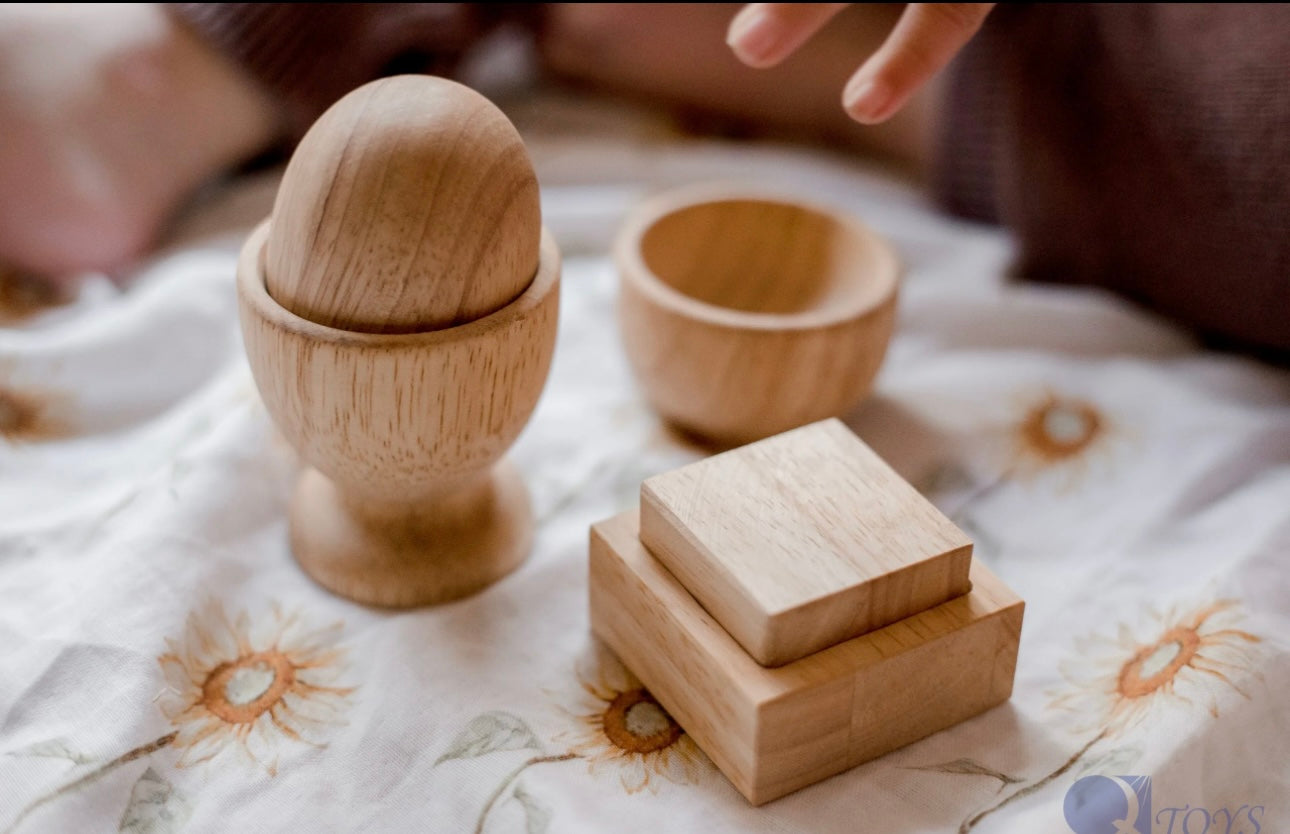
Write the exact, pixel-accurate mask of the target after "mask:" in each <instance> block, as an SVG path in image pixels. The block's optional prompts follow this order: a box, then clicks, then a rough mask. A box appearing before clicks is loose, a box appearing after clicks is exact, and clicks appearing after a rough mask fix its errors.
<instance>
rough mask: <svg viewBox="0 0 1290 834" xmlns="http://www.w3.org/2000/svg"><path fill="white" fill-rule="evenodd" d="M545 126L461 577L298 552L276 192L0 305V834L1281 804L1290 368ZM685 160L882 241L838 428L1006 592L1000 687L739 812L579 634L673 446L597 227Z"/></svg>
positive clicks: (1236, 812)
mask: <svg viewBox="0 0 1290 834" xmlns="http://www.w3.org/2000/svg"><path fill="white" fill-rule="evenodd" d="M574 112H576V111H574V110H571V109H566V110H563V111H562V110H560V108H559V107H558V106H555V107H553V109H551V110H550V111H548V112H545V113H543V112H542V111H541V109H540V108H535V109H534V113H530V114H529V116H528V119H527V121H525V120H523V119H522V120H521V125H522V126H523V127H524V129H525V131H526V134H527V136H528V138H529V141H530V146H531V149H532V152H533V156H534V159H535V162H536V164H537V167H538V171H539V176H540V178H541V180H542V183H543V188H544V191H543V207H544V212H545V220H546V222H547V224H548V225H549V227H550V228H551V229H552V231H553V232H554V233H555V236H556V238H557V240H558V241H559V242H560V244H561V245H562V247H563V249H564V252H565V256H566V261H565V271H564V282H563V289H562V293H563V298H562V304H563V308H562V311H561V329H560V336H559V342H558V347H557V351H556V355H555V360H554V365H553V368H552V371H551V376H550V381H549V383H548V386H547V389H546V392H545V394H544V396H543V399H542V401H541V403H540V405H539V406H538V409H537V411H536V413H535V415H534V417H533V419H532V421H531V423H530V424H529V426H528V428H527V429H526V431H525V432H524V434H523V435H522V436H521V438H520V440H519V441H518V443H517V444H516V445H515V447H514V449H513V452H512V454H513V459H514V460H515V461H516V463H517V464H518V465H519V467H520V468H521V470H522V471H523V473H524V475H525V477H526V479H527V481H528V484H529V486H530V488H531V490H532V494H533V499H534V504H535V510H536V513H537V515H538V518H539V529H538V534H537V539H536V545H535V547H534V549H533V553H532V556H531V558H530V559H529V561H528V562H527V563H525V564H524V565H523V566H522V567H521V568H520V570H519V571H518V572H516V573H515V574H513V575H512V576H510V577H508V578H506V579H505V580H503V581H501V582H499V583H498V584H496V585H495V586H493V587H491V588H489V589H488V590H487V591H485V592H484V593H481V594H479V595H477V596H475V597H473V598H470V599H467V600H464V601H461V602H458V603H454V604H450V605H444V606H440V607H435V608H428V609H424V610H417V611H406V612H390V611H382V610H374V609H370V608H365V607H362V606H359V605H355V604H351V603H349V602H346V601H344V600H342V599H339V598H336V597H334V596H331V595H330V594H328V593H327V592H325V591H323V590H321V589H320V588H319V587H317V586H316V585H314V584H313V583H312V582H310V581H309V580H308V579H307V578H306V577H305V576H304V575H303V574H302V573H301V572H300V570H299V569H298V568H297V567H296V565H295V563H294V562H293V561H292V558H291V556H290V553H289V550H288V548H287V542H286V528H285V522H284V508H285V502H286V499H287V496H288V494H289V489H290V485H291V481H292V476H293V472H294V468H295V465H296V463H295V459H294V456H293V453H292V451H291V450H290V449H289V448H288V447H287V446H286V445H285V444H284V443H283V441H282V440H281V439H280V438H279V437H278V436H277V435H276V433H275V430H274V429H273V427H272V425H271V424H270V422H269V420H268V418H267V416H266V414H265V412H264V410H263V408H262V407H261V405H260V404H259V401H258V398H257V395H256V392H255V389H254V386H253V383H252V381H251V379H250V376H249V373H248V371H247V368H246V364H245V359H244V357H243V355H242V353H241V347H240V341H239V335H238V329H237V322H236V308H235V298H234V290H233V276H234V260H235V256H236V252H237V248H238V246H239V245H240V242H241V238H242V236H243V235H244V234H245V232H246V231H248V230H249V229H250V227H251V225H252V224H253V223H254V222H256V221H257V220H258V219H259V218H260V217H261V216H262V215H263V214H264V213H265V212H266V211H267V208H268V200H267V198H268V197H270V196H271V194H272V183H271V182H267V183H266V182H264V181H255V182H249V183H246V184H244V185H243V186H242V187H241V188H240V189H238V190H235V191H233V192H231V193H230V194H226V195H224V196H223V197H222V198H219V199H217V200H215V201H214V202H213V203H211V204H208V206H207V207H206V209H205V210H204V212H203V213H202V214H200V215H199V216H198V217H197V218H196V219H195V220H193V221H192V222H190V224H189V227H188V233H187V234H186V235H185V236H183V237H182V238H181V239H180V241H179V242H177V243H175V244H174V245H173V246H172V247H171V248H170V249H168V250H167V251H165V252H163V253H162V254H160V255H158V256H157V257H156V258H154V259H153V260H151V261H149V262H148V263H146V264H144V265H142V266H141V267H140V268H139V270H138V272H137V275H135V276H134V281H133V284H132V285H131V287H130V289H129V290H128V291H124V292H120V291H117V290H116V289H115V288H114V287H112V285H110V284H108V283H107V282H106V281H104V280H100V281H91V282H90V284H89V285H88V286H87V288H86V291H85V292H84V293H82V295H81V297H80V298H79V299H78V300H77V301H76V302H75V303H73V304H71V305H69V306H67V307H63V308H58V309H54V310H51V311H49V312H46V313H43V314H41V315H39V316H36V317H35V318H33V319H31V320H29V321H27V322H25V323H23V324H21V325H17V326H11V327H9V328H6V329H0V832H2V831H10V830H15V831H18V832H22V834H71V833H72V832H76V834H81V833H82V832H84V834H95V833H96V832H115V831H127V832H135V834H144V833H145V832H146V833H147V834H173V833H174V832H180V831H183V832H194V834H196V832H286V831H316V832H360V831H361V832H406V831H433V832H457V831H463V832H470V831H487V832H529V834H536V832H597V833H599V832H610V831H613V832H651V834H652V832H658V831H706V832H714V833H715V832H805V831H809V832H848V833H849V832H856V831H883V832H893V834H895V833H896V832H943V831H958V830H968V829H971V830H974V831H980V832H1026V834H1031V833H1032V832H1050V831H1051V832H1066V831H1070V830H1072V829H1071V828H1070V827H1068V822H1067V817H1066V816H1065V815H1064V800H1065V796H1066V793H1067V790H1068V789H1069V788H1070V786H1071V785H1072V784H1073V783H1074V782H1075V781H1076V780H1077V779H1080V778H1084V777H1088V776H1090V775H1094V774H1104V775H1145V776H1151V777H1152V786H1153V794H1152V800H1151V801H1152V803H1153V806H1152V807H1153V814H1154V815H1155V818H1156V821H1155V827H1154V828H1153V829H1152V830H1154V831H1156V832H1173V834H1206V833H1207V832H1209V833H1214V834H1217V833H1218V832H1221V833H1222V834H1233V833H1234V832H1237V831H1246V832H1254V831H1255V830H1256V828H1259V827H1260V826H1261V830H1263V831H1279V830H1287V828H1290V713H1288V712H1287V709H1286V700H1285V692H1286V690H1287V688H1288V687H1290V653H1288V649H1287V643H1286V640H1285V638H1284V635H1285V634H1286V633H1287V632H1288V631H1290V579H1288V578H1287V574H1288V573H1290V375H1287V374H1286V373H1285V372H1283V371H1279V370H1275V369H1271V368H1268V367H1266V366H1262V365H1259V364H1258V363H1256V362H1253V361H1250V360H1246V359H1242V358H1237V357H1231V356H1220V355H1216V354H1212V353H1206V352H1203V351H1201V350H1199V349H1198V348H1197V347H1196V346H1195V344H1194V343H1193V342H1192V340H1191V339H1190V338H1189V337H1187V336H1186V335H1184V334H1183V333H1181V332H1180V331H1178V330H1175V329H1173V328H1172V327H1170V326H1168V325H1167V324H1164V323H1162V322H1160V321H1158V320H1155V319H1153V318H1151V317H1150V316H1147V315H1145V314H1143V313H1141V312H1138V311H1136V310H1134V309H1132V308H1130V307H1128V306H1127V305H1125V304H1124V303H1122V302H1119V301H1117V300H1115V299H1113V298H1111V297H1109V296H1107V295H1105V294H1102V293H1100V292H1093V291H1085V290H1079V289H1054V288H1041V287H1034V286H1012V285H1008V284H1006V283H1004V282H1003V280H1002V277H1001V276H1002V275H1003V274H1004V272H1005V270H1006V267H1007V263H1008V260H1009V256H1010V248H1009V243H1008V241H1007V239H1006V238H1005V237H1004V236H1003V235H1001V234H1000V233H998V232H996V231H994V230H990V229H986V228H981V227H976V226H971V225H964V224H960V223H956V222H952V221H949V220H946V219H942V218H940V217H938V216H937V215H935V214H934V212H933V211H931V210H930V209H929V208H928V206H927V205H925V203H924V202H923V200H922V199H921V198H919V197H918V196H917V195H916V194H915V193H914V192H912V191H911V190H910V189H909V188H908V187H906V186H904V185H902V184H900V183H898V182H895V181H893V180H890V179H887V178H884V177H882V176H880V175H877V174H874V173H872V172H867V171H865V170H863V169H861V168H858V167H856V166H855V164H854V163H853V162H850V161H848V160H845V159H843V158H839V157H833V156H829V155H827V154H822V153H812V152H807V151H801V150H793V149H787V148H777V147H771V146H737V145H727V144H720V143H703V142H687V141H681V140H678V139H674V138H668V137H666V136H660V135H659V134H657V133H656V132H651V131H638V132H632V131H629V130H618V129H609V128H607V127H606V125H605V124H598V125H592V128H594V129H593V130H591V131H590V133H588V129H587V125H585V124H581V125H575V126H576V127H577V128H578V129H577V130H570V129H569V124H568V122H570V121H571V120H572V121H576V119H571V118H570V117H569V114H570V113H574ZM562 119H563V122H562ZM714 179H715V180H723V179H724V180H732V181H752V182H755V183H757V184H759V185H761V186H763V187H771V188H778V189H780V190H782V191H784V192H785V193H787V194H797V195H801V196H805V197H809V198H811V199H814V200H818V201H825V202H829V203H832V204H834V205H837V206H840V207H843V208H845V209H848V210H851V211H853V212H855V213H856V214H857V215H859V216H860V217H862V218H863V219H864V220H865V221H867V222H868V223H870V224H871V225H872V226H873V227H874V228H875V229H877V230H878V231H879V232H880V233H881V234H883V235H886V236H887V237H888V238H889V239H890V240H891V241H892V242H893V243H894V244H895V246H896V247H897V248H898V250H899V251H900V253H901V255H902V256H903V258H904V259H905V261H906V264H907V266H908V275H907V283H906V285H905V288H904V293H903V297H902V301H901V312H900V323H899V329H898V332H897V335H896V337H895V340H894V342H893V345H892V348H891V352H890V354H889V358H888V360H887V363H886V365H885V367H884V369H883V371H882V375H881V377H880V380H879V383H878V386H877V392H876V394H875V395H874V397H873V398H872V399H871V400H869V401H868V402H867V403H865V404H864V405H863V406H862V407H860V408H859V409H858V410H857V411H856V412H855V413H854V414H852V415H849V416H848V422H849V424H850V425H851V426H852V427H853V428H854V429H855V430H856V431H857V432H858V433H859V434H860V435H861V436H862V437H863V438H864V439H865V440H867V441H868V442H869V443H870V444H871V445H872V446H873V447H874V448H875V449H876V450H877V451H878V452H879V453H880V454H882V455H883V456H884V457H886V458H887V459H888V460H889V461H890V462H891V463H892V464H893V465H894V466H895V467H896V468H897V469H898V470H899V471H900V472H901V473H902V474H904V475H905V477H907V478H909V479H910V480H911V481H912V482H913V483H914V484H916V485H917V486H919V488H920V489H922V490H924V491H925V492H926V493H927V494H928V495H929V496H930V497H931V498H932V499H933V500H934V501H936V502H937V503H938V504H939V505H940V506H941V507H942V508H944V509H945V511H946V512H947V513H950V514H951V515H952V516H953V517H954V518H955V519H956V520H957V521H958V522H959V523H960V524H961V525H962V526H964V528H965V529H967V530H968V531H969V532H970V533H971V534H972V535H973V537H974V538H975V539H976V541H977V542H978V553H979V556H980V558H982V559H984V560H986V561H987V562H988V563H989V564H990V565H991V566H992V567H993V568H994V570H995V571H996V572H997V573H998V574H999V575H1000V576H1002V577H1003V578H1004V580H1005V581H1007V582H1008V583H1009V584H1010V585H1011V586H1012V587H1013V588H1014V589H1015V590H1016V591H1018V592H1019V593H1020V594H1021V595H1022V596H1023V597H1024V598H1025V599H1026V601H1027V609H1026V619H1025V628H1024V632H1023V638H1022V646H1021V657H1020V664H1019V667H1018V671H1017V685H1016V691H1015V694H1014V695H1013V698H1012V700H1011V702H1010V703H1009V704H1007V705H1005V706H1002V707H999V708H997V709H995V710H992V711H990V712H989V713H987V714H985V715H983V716H981V717H979V718H977V719H975V720H972V721H969V722H967V723H965V724H962V725H960V726H958V727H955V728H953V729H951V730H949V731H946V732H943V733H940V734H937V735H935V736H933V737H931V738H929V739H927V740H925V741H923V742H920V743H917V744H914V745H911V746H910V747H907V748H905V749H902V750H900V751H897V752H895V753H893V754H891V755H888V756H886V757H883V758H881V759H879V760H877V761H874V762H871V763H869V764H866V765H863V766H861V767H859V768H856V769H854V770H852V771H850V772H848V773H845V774H843V775H840V776H838V777H835V778H833V779H830V780H827V781H825V782H824V783H821V784H819V785H816V786H813V787H811V788H808V789H805V790H803V791H800V792H798V793H796V794H793V795H791V796H789V797H787V798H785V799H782V800H780V801H777V802H775V803H772V804H770V805H768V806H765V807H763V808H759V809H754V808H752V807H750V806H748V805H747V804H746V803H745V802H744V800H743V799H742V798H740V797H739V795H738V794H736V793H735V791H734V790H733V789H732V788H731V787H730V786H729V784H728V783H727V782H726V781H725V780H724V778H723V777H722V776H721V775H720V774H719V773H718V772H717V771H716V770H715V769H714V768H713V766H712V765H711V764H710V763H709V762H708V761H707V760H706V759H705V758H704V757H703V756H702V754H701V753H700V752H698V751H697V749H696V748H695V747H694V745H693V743H692V742H690V741H689V738H688V736H685V735H683V734H678V732H677V730H676V728H675V727H674V726H673V725H672V724H671V722H670V718H669V717H668V716H667V715H666V713H664V712H663V711H662V710H660V709H659V708H658V707H657V705H655V704H653V702H652V701H650V700H649V699H648V698H647V697H644V696H642V695H641V694H640V693H637V692H636V689H637V686H638V684H637V683H636V682H635V681H634V680H633V679H632V678H631V677H630V674H629V673H627V672H626V671H625V670H623V669H622V668H621V667H619V666H618V665H617V663H616V662H615V661H614V660H613V658H612V657H610V656H608V655H607V653H606V652H605V651H604V650H603V649H600V648H598V647H597V646H596V645H595V643H594V641H593V640H592V639H591V638H590V636H589V633H588V627H587V613H586V562H585V560H586V550H587V527H588V525H589V524H590V523H592V522H594V521H596V520H599V519H601V518H604V517H606V516H609V515H611V514H613V513H614V512H616V511H618V510H620V509H623V508H626V507H628V506H630V505H631V504H633V503H634V502H635V501H636V498H637V488H638V485H639V482H640V480H641V478H643V477H645V476H647V475H649V474H652V473H655V472H659V471H663V470H666V469H669V468H673V467H675V466H678V465H681V464H683V463H685V462H688V461H691V460H694V459H696V458H697V457H698V456H699V455H700V454H701V453H700V452H699V451H698V450H696V449H693V448H689V447H686V446H683V445H681V444H680V443H679V442H678V441H677V440H675V439H674V438H672V437H671V436H670V435H668V434H667V433H666V432H664V431H662V430H661V428H660V426H659V425H658V423H657V421H656V419H655V418H654V416H653V415H652V414H651V413H650V412H649V410H648V408H647V407H646V406H645V405H644V403H643V401H642V398H641V395H640V393H639V392H638V391H637V390H636V388H635V387H634V385H633V382H632V380H631V378H630V375H629V372H628V369H627V366H626V363H625V360H624V358H623V356H622V353H621V349H620V347H619V343H618V339H617V335H616V326H615V321H614V310H613V298H614V292H615V276H614V274H613V270H612V266H611V264H610V262H609V260H608V258H607V252H608V246H609V242H610V239H611V237H612V234H613V231H614V228H615V225H616V223H617V221H618V220H619V219H620V218H621V216H622V214H623V212H624V211H625V210H626V209H627V208H628V207H629V206H630V205H631V204H632V203H633V201H634V200H636V199H637V198H638V197H639V196H641V195H642V194H644V193H646V192H648V191H650V190H653V189H657V188H662V187H667V186H670V185H680V184H686V183H690V182H693V181H697V180H714ZM1239 279H1240V276H1215V280H1224V281H1235V280H1239ZM1184 806H1185V807H1184ZM1197 808H1200V809H1204V813H1203V815H1202V814H1200V813H1197V812H1196V810H1195V809H1197ZM1171 809H1172V810H1171ZM1079 813H1080V812H1079V811H1078V810H1076V812H1075V814H1076V817H1075V818H1074V821H1075V823H1076V825H1077V826H1082V825H1084V824H1085V823H1084V822H1081V820H1083V819H1084V818H1083V817H1079ZM1188 814H1190V816H1187V815H1188ZM1229 819H1230V820H1234V821H1233V822H1231V824H1230V827H1224V826H1226V825H1228V821H1229ZM1206 821H1208V822H1206ZM1202 823H1205V825H1202ZM15 824H16V827H15ZM1090 824H1091V823H1090ZM1184 825H1185V826H1186V827H1184ZM1169 826H1172V827H1169ZM1206 826H1209V827H1208V828H1206ZM1075 830H1078V831H1079V832H1080V834H1083V830H1084V829H1075ZM1089 830H1092V829H1089ZM1105 830H1106V831H1111V830H1113V829H1112V828H1109V827H1108V828H1106V829H1105Z"/></svg>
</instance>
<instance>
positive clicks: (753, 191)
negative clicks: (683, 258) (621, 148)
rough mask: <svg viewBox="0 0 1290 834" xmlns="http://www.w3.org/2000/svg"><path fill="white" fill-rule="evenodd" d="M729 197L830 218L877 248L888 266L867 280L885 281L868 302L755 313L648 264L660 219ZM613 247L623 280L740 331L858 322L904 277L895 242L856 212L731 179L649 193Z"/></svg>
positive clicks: (675, 307) (685, 313)
mask: <svg viewBox="0 0 1290 834" xmlns="http://www.w3.org/2000/svg"><path fill="white" fill-rule="evenodd" d="M726 202H760V203H774V204H776V205H781V206H787V207H790V208H794V209H797V210H799V211H806V212H811V213H814V214H817V215H821V216H823V217H826V218H828V219H829V220H831V221H833V222H835V223H837V224H839V225H840V226H842V227H844V228H846V229H847V230H848V231H849V232H851V233H852V234H855V235H856V236H857V237H858V238H860V239H861V241H862V242H863V244H864V245H865V246H866V247H872V248H873V249H874V250H876V252H877V253H878V256H879V259H880V262H881V263H882V265H883V268H882V269H880V270H878V271H877V275H876V276H867V277H866V278H865V280H877V281H880V282H883V283H884V284H885V286H882V287H881V288H880V289H879V290H878V291H877V292H876V293H874V294H873V296H872V298H871V300H868V301H867V302H866V303H851V304H845V303H833V304H829V305H825V306H821V307H818V308H814V309H810V310H802V311H799V312H793V313H754V312H749V311H746V310H736V309H734V308H731V307H723V306H721V305H719V304H713V303H711V302H708V301H701V300H699V299H697V298H695V297H693V296H691V295H687V294H685V293H683V292H681V291H680V290H678V289H676V288H675V287H673V286H672V285H671V284H668V283H667V282H666V281H664V280H663V279H662V278H660V277H659V276H658V275H656V274H655V273H654V271H653V270H652V269H650V268H649V266H648V264H646V263H645V256H644V254H643V253H642V251H641V241H642V240H643V239H644V237H645V234H646V233H647V232H648V231H649V230H650V229H651V228H653V226H654V225H655V224H657V223H658V222H659V221H661V220H662V219H663V218H665V217H669V216H671V215H674V214H677V213H679V212H682V211H686V210H688V209H691V208H694V207H696V206H701V205H709V204H712V203H726ZM612 251H613V257H614V262H615V264H616V265H617V267H618V272H619V275H620V280H623V281H630V282H631V284H632V286H633V288H635V289H636V290H637V291H639V292H641V293H642V294H644V295H646V296H647V297H648V298H649V299H650V300H651V301H653V302H654V303H655V304H658V305H659V306H661V307H664V308H667V309H669V310H670V311H671V312H673V313H675V314H677V315H679V316H682V317H684V318H689V319H694V320H696V321H701V322H706V323H708V324H713V325H717V326H721V327H728V328H732V329H741V330H760V331H797V330H817V329H823V328H827V327H835V326H837V325H840V324H844V323H847V322H852V321H856V320H859V319H862V318H864V317H865V316H867V315H870V314H871V313H873V312H874V311H876V310H878V309H880V308H882V307H884V306H885V305H887V304H888V303H889V302H890V301H891V298H892V296H894V295H895V294H896V292H897V290H898V289H899V287H900V283H901V280H902V279H903V277H904V265H903V263H902V262H901V260H900V258H899V256H898V255H897V254H896V251H895V249H894V248H893V247H892V246H891V244H890V243H888V242H887V240H886V239H885V238H883V237H882V236H881V235H879V234H878V233H877V232H875V231H873V229H871V228H869V226H868V225H867V224H865V223H863V222H861V221H860V220H859V219H858V218H856V217H854V216H852V215H851V214H848V213H847V212H844V211H840V210H838V209H835V208H831V207H829V206H825V205H822V204H819V203H815V202H812V201H809V200H802V199H800V198H798V197H795V196H789V195H786V194H783V193H780V192H776V191H773V190H770V189H761V188H755V187H747V186H735V185H727V184H703V185H697V186H686V187H684V188H678V189H673V190H669V191H664V192H660V193H658V194H655V195H653V196H650V197H647V198H646V199H645V200H644V201H642V202H641V203H639V204H638V205H636V206H635V207H634V208H633V209H632V210H631V211H629V212H628V213H627V216H626V217H625V218H624V220H623V222H622V224H621V225H620V226H619V229H618V233H617V234H616V235H615V237H614V242H613V249H612Z"/></svg>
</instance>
